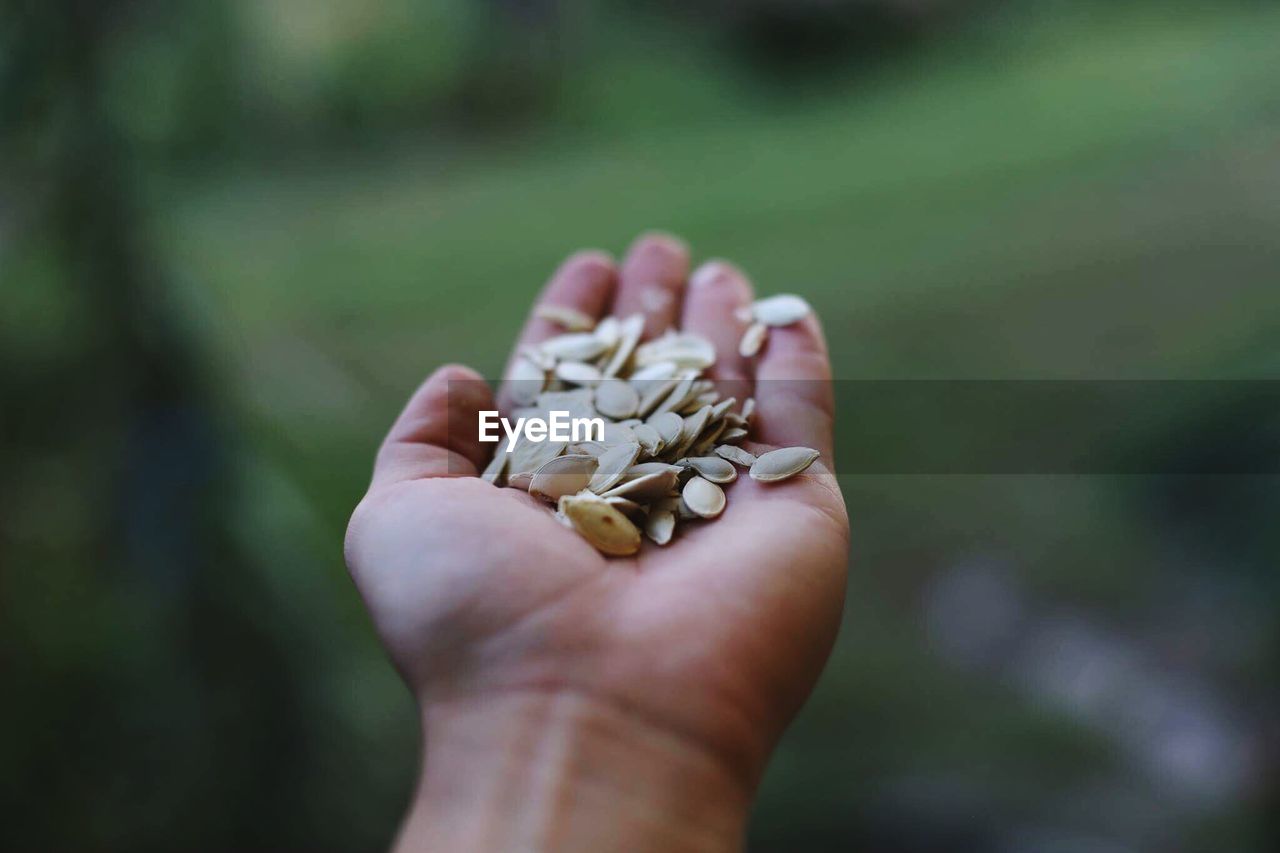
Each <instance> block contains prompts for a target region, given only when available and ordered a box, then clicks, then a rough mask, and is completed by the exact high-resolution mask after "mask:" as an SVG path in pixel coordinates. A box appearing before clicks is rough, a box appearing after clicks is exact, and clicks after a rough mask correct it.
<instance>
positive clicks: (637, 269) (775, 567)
mask: <svg viewBox="0 0 1280 853" xmlns="http://www.w3.org/2000/svg"><path fill="white" fill-rule="evenodd" d="M687 278H688V254H687V251H686V250H685V248H684V247H683V245H682V244H680V243H679V242H678V241H676V240H675V239H673V238H670V237H666V236H663V235H650V236H647V237H642V238H641V239H640V240H638V241H637V242H636V244H635V245H634V246H633V247H632V249H631V251H630V252H629V254H628V256H627V258H626V259H625V260H624V262H623V263H622V264H621V266H620V268H619V267H617V266H615V264H614V263H613V262H612V261H611V260H610V259H609V258H608V257H607V256H604V255H602V254H600V253H590V252H588V253H580V254H578V255H575V256H573V257H572V258H570V259H569V260H568V261H566V263H565V264H564V265H563V266H562V267H561V268H560V270H559V271H557V273H556V274H555V276H554V277H553V278H552V279H551V281H550V283H549V284H548V286H547V288H546V289H545V291H544V293H543V295H542V297H541V299H542V300H543V301H544V302H545V303H548V304H556V305H567V306H571V307H574V308H576V309H578V310H580V311H583V312H585V313H587V314H589V315H593V316H597V317H598V316H601V315H603V314H607V313H614V314H618V315H626V314H630V313H635V312H642V313H644V315H645V317H646V328H645V334H646V337H652V336H653V335H655V334H658V333H660V332H661V331H662V330H664V329H665V328H668V327H670V326H672V325H679V326H682V327H683V328H685V329H688V330H690V331H693V332H696V333H698V334H700V335H702V336H704V337H706V338H708V339H709V340H711V341H712V342H713V343H714V344H715V346H716V350H717V353H718V361H717V364H716V365H715V367H714V368H713V369H712V370H711V371H710V376H711V378H713V379H717V380H720V381H725V382H733V383H734V385H735V389H737V388H741V387H742V386H743V385H744V384H745V385H746V386H748V387H750V388H751V389H752V390H753V392H754V394H755V396H756V399H757V407H758V408H757V422H756V423H757V426H756V429H755V437H757V438H759V439H760V440H761V441H762V442H765V445H760V446H753V445H751V444H747V445H746V447H747V448H748V449H750V450H753V451H759V449H760V447H763V446H776V445H786V444H803V445H807V446H810V447H814V448H816V449H818V450H819V451H821V452H822V459H821V460H820V461H819V462H818V463H816V464H815V465H814V466H812V467H811V468H810V469H809V470H808V471H806V472H805V473H804V474H803V475H801V476H798V477H795V478H793V479H792V480H789V481H787V482H785V483H781V484H777V485H762V484H760V483H757V482H755V481H753V480H751V479H750V478H747V477H740V478H739V479H738V481H737V482H736V483H734V484H733V485H731V486H729V487H727V489H726V491H727V493H728V496H729V502H728V507H727V509H726V510H725V512H724V514H723V516H721V517H720V518H719V519H718V520H716V521H715V522H712V523H695V524H691V525H688V526H685V527H683V528H682V530H681V532H680V533H679V534H678V535H677V536H676V537H675V539H674V540H673V541H672V542H671V543H670V544H668V545H667V546H665V547H658V546H656V545H653V544H652V543H648V542H646V543H645V545H644V547H642V549H641V550H640V552H639V553H638V554H637V555H636V556H634V557H629V558H616V557H613V558H611V557H605V556H603V555H601V554H600V553H598V552H597V551H596V550H595V549H594V548H593V547H591V546H590V545H589V544H588V543H587V542H586V541H585V540H583V539H582V538H581V537H579V536H578V535H577V534H576V533H574V532H573V531H571V530H569V529H567V528H565V527H563V526H562V525H561V524H559V523H558V522H557V521H556V520H555V519H554V518H553V517H552V514H551V512H550V510H549V508H548V507H547V506H546V505H545V504H543V503H541V502H539V501H537V500H536V499H534V498H531V497H530V496H529V495H528V494H526V493H525V492H522V491H520V490H517V489H511V488H505V489H504V488H497V487H495V486H492V485H490V484H489V483H487V482H485V481H483V480H481V479H479V477H478V476H476V475H477V472H478V471H479V469H480V468H482V467H483V466H484V464H485V462H486V461H487V456H488V454H489V453H490V452H491V450H492V448H493V445H489V444H481V443H479V442H478V441H477V438H476V429H475V424H476V422H477V417H478V414H477V413H478V412H479V411H480V410H482V409H492V408H495V405H494V403H493V400H492V398H491V397H490V395H489V392H488V389H487V386H485V385H484V384H483V383H482V382H480V381H479V377H478V376H477V375H476V374H475V373H474V372H473V371H470V370H468V369H467V368H463V367H458V366H449V367H445V368H441V369H440V370H438V371H437V372H436V373H434V374H433V375H432V376H431V377H430V378H429V379H428V380H427V381H426V383H424V385H423V386H422V388H421V389H419V391H418V392H417V393H416V394H415V395H414V397H413V398H412V400H411V401H410V402H409V404H408V406H407V408H406V410H405V412H404V414H403V415H402V416H401V417H400V418H399V420H398V421H397V423H396V424H395V426H393V428H392V430H391V433H390V435H389V436H388V438H387V441H386V443H385V444H384V445H383V447H382V449H381V451H380V452H379V456H378V462H377V465H376V469H375V474H374V478H373V483H372V485H371V486H370V489H369V492H368V494H367V495H366V497H365V498H364V500H363V501H362V502H361V504H360V506H359V507H358V508H357V510H356V513H355V515H354V516H353V518H352V522H351V525H350V528H349V530H348V534H347V557H348V565H349V566H350V568H351V572H352V575H353V577H354V578H355V581H356V584H357V586H358V587H359V589H360V592H361V594H362V595H363V597H364V599H365V602H366V603H367V605H368V607H369V611H370V613H371V615H372V617H373V620H374V623H375V625H376V627H377V630H378V632H379V635H380V637H381V638H382V640H383V642H384V644H385V645H386V647H387V649H388V651H389V652H390V654H391V657H392V659H393V661H394V662H395V663H396V665H397V667H398V668H399V670H400V671H401V673H402V674H403V676H404V677H405V679H406V681H407V682H408V683H409V685H410V687H411V688H412V689H413V690H414V692H415V695H416V696H417V697H418V699H419V701H420V702H422V703H424V704H425V703H430V702H440V701H450V700H453V699H456V698H459V697H467V698H473V699H480V700H483V699H484V698H485V697H490V696H493V697H498V696H503V695H509V694H511V693H519V692H523V691H539V692H550V693H561V692H562V693H565V694H572V695H576V696H580V697H585V699H587V700H589V701H591V702H596V703H600V704H601V705H605V706H609V707H611V708H614V709H618V710H619V712H620V713H623V714H625V715H628V716H633V717H634V718H636V719H637V720H640V721H643V724H644V725H646V726H651V727H658V728H661V729H664V730H666V731H669V732H671V733H673V734H674V735H675V736H677V737H679V738H681V739H685V740H691V741H694V742H696V743H697V744H698V745H699V746H700V747H701V748H703V749H705V750H707V751H708V752H710V753H712V754H715V755H716V756H717V757H718V758H719V759H720V760H723V761H724V762H726V763H727V764H728V765H730V766H732V767H733V768H735V771H736V772H740V773H742V774H743V776H744V778H748V779H752V778H755V777H757V776H758V774H759V772H760V770H761V768H762V766H763V762H764V760H765V758H766V756H767V754H768V752H769V750H770V748H771V747H772V745H773V743H774V741H775V740H776V738H777V737H778V735H779V734H780V733H781V731H782V729H783V728H784V727H785V725H786V724H787V722H788V721H789V720H790V718H791V717H792V716H793V715H794V713H795V712H796V710H797V709H798V708H799V706H800V704H801V703H802V702H803V700H804V698H805V697H806V696H807V695H808V692H809V690H810V689H811V688H812V685H813V682H814V680H815V679H816V677H817V674H818V672H819V671H820V669H821V667H822V664H823V662H824V661H825V659H826V656H827V654H828V652H829V650H830V646H831V643H832V641H833V639H834V636H835V631H836V628H837V626H838V623H839V616H840V611H841V606H842V603H843V591H844V575H845V565H846V559H847V552H848V521H847V518H846V516H845V509H844V503H843V501H842V499H841V497H840V493H839V488H838V486H837V484H836V481H835V478H834V477H833V476H832V475H831V473H830V469H829V467H828V466H830V464H831V459H832V456H831V398H830V394H831V391H830V385H829V367H828V363H827V356H826V348H825V344H824V342H823V340H822V335H821V332H820V330H819V328H818V325H817V323H816V321H815V320H814V319H813V318H807V319H806V320H805V321H802V322H801V323H798V324H796V325H794V326H791V327H787V328H783V329H776V330H774V334H773V335H772V337H771V339H770V342H769V344H768V347H767V348H766V350H765V352H764V353H763V354H762V355H761V356H760V357H758V358H757V359H754V360H747V359H742V358H740V357H739V356H738V355H737V341H738V338H739V337H740V336H741V334H742V330H743V325H742V321H741V320H740V319H739V318H738V317H736V316H735V311H736V309H738V308H740V307H742V306H744V305H747V304H749V303H750V301H751V299H752V294H751V288H750V285H749V284H748V283H747V281H746V279H745V278H744V277H743V276H742V274H741V273H740V272H738V271H737V270H736V269H734V268H733V267H731V266H729V265H727V264H723V263H713V264H708V265H707V266H705V267H703V268H702V269H700V270H699V271H698V272H697V273H696V274H695V275H694V276H693V279H692V281H690V282H688V283H686V279H687ZM556 331H558V330H557V329H556V328H555V327H554V326H553V325H552V324H550V323H548V322H547V321H545V320H540V319H536V318H535V319H532V320H530V322H529V323H528V325H527V326H526V328H525V331H524V333H523V335H522V337H521V343H522V344H526V343H532V342H536V341H538V340H541V339H543V338H546V337H549V336H550V335H552V334H554V333H555V332H556ZM451 425H452V428H451ZM463 426H465V427H466V428H462V427H463ZM824 463H825V464H824Z"/></svg>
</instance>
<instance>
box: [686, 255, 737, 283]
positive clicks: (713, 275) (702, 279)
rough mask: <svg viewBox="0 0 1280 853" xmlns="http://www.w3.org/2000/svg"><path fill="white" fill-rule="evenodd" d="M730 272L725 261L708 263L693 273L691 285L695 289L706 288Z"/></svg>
mask: <svg viewBox="0 0 1280 853" xmlns="http://www.w3.org/2000/svg"><path fill="white" fill-rule="evenodd" d="M727 271H728V267H727V266H725V263H724V261H707V262H706V263H705V264H703V265H702V266H700V267H698V268H697V270H695V271H694V273H693V278H691V279H690V280H689V284H690V285H692V286H693V287H706V286H707V285H709V284H711V283H712V282H713V281H715V280H716V279H718V278H719V277H720V276H722V275H724V274H725V273H726V272H727Z"/></svg>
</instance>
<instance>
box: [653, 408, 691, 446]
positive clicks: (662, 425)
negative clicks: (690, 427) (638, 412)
mask: <svg viewBox="0 0 1280 853" xmlns="http://www.w3.org/2000/svg"><path fill="white" fill-rule="evenodd" d="M648 423H649V426H651V427H653V428H654V429H656V430H657V431H658V435H660V436H662V443H663V444H675V443H676V442H677V441H679V439H680V430H681V429H683V428H684V418H682V417H680V416H679V415H677V414H676V413H675V412H660V413H659V414H656V415H653V416H652V417H650V418H649V421H648Z"/></svg>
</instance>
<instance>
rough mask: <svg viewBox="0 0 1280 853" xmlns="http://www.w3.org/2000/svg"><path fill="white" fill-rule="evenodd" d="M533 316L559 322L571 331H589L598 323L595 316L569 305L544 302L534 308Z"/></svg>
mask: <svg viewBox="0 0 1280 853" xmlns="http://www.w3.org/2000/svg"><path fill="white" fill-rule="evenodd" d="M533 316H535V317H538V318H540V319H543V320H550V321H551V322H553V323H559V324H560V325H561V326H563V327H564V328H565V329H567V330H568V331H570V332H589V331H591V330H592V329H593V328H595V325H596V321H595V319H594V318H592V317H591V316H589V315H587V314H583V313H582V312H581V311H579V310H578V309H577V308H570V307H569V306H568V305H549V304H547V303H542V304H541V305H538V306H537V307H536V308H534V309H533Z"/></svg>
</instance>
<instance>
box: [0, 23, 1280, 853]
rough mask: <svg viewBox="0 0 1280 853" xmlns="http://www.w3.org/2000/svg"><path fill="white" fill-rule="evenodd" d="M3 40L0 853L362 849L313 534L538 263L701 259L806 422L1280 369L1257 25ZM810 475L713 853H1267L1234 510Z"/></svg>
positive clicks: (354, 740) (390, 730)
mask: <svg viewBox="0 0 1280 853" xmlns="http://www.w3.org/2000/svg"><path fill="white" fill-rule="evenodd" d="M0 9H3V12H0V75H2V76H0V282H3V284H4V299H3V300H2V301H0V347H2V348H3V349H2V350H0V351H2V352H3V359H2V361H0V382H2V383H3V384H2V385H0V387H2V388H3V390H4V398H3V399H4V404H3V407H2V408H3V416H2V417H0V429H2V430H3V432H2V433H0V447H3V450H4V464H3V466H2V467H0V566H2V568H0V584H2V586H0V641H2V645H0V670H2V671H3V674H4V678H3V684H4V687H3V689H2V690H0V697H2V698H0V708H2V709H3V710H2V711H0V713H2V714H3V717H2V719H3V725H0V765H2V766H3V767H4V769H5V772H4V774H3V776H2V778H3V781H2V782H0V785H2V786H3V794H2V796H3V802H4V803H5V807H6V808H5V815H4V817H3V829H2V830H0V835H3V837H4V838H5V839H6V843H5V845H4V846H6V847H9V848H11V849H21V850H28V849H29V850H126V849H127V850H134V851H136V850H151V849H156V850H159V849H165V850H170V849H208V850H226V849H245V850H247V849H272V850H283V849H297V850H367V849H377V848H379V847H381V846H384V845H385V844H386V842H387V841H388V839H389V838H390V837H391V834H392V833H393V832H394V828H395V825H396V821H397V819H398V817H399V815H400V814H401V812H402V809H403V808H404V805H405V803H406V799H407V797H408V794H409V790H410V785H411V781H412V778H413V774H414V771H415V760H416V750H417V743H416V731H415V725H414V720H413V711H412V707H411V704H410V700H409V697H408V696H407V694H406V692H405V691H404V690H403V689H402V687H401V686H400V685H399V682H398V681H397V679H396V677H395V676H394V674H393V672H392V671H391V669H390V667H389V665H388V664H387V663H386V661H385V660H384V658H383V656H382V655H381V653H380V651H379V649H378V647H377V645H376V642H375V640H374V637H373V634H372V631H371V629H370V626H369V624H368V621H367V619H366V617H365V615H364V613H363V611H362V609H361V606H360V603H359V601H358V599H357V597H356V595H355V594H354V590H353V589H352V587H351V585H350V583H349V581H348V579H347V577H346V574H345V570H344V568H343V565H342V560H341V537H342V533H343V529H344V526H345V521H346V518H347V515H348V513H349V512H350V510H351V508H352V507H353V506H354V504H355V502H356V501H357V500H358V498H359V496H360V494H361V493H362V490H363V488H364V486H365V483H366V478H367V474H368V470H369V464H370V460H371V455H372V452H373V450H374V448H375V446H376V444H377V442H378V441H379V440H380V438H381V434H382V432H383V431H384V429H385V427H386V425H387V424H388V423H389V421H390V419H391V417H392V416H393V415H394V413H395V412H396V411H397V410H398V408H399V406H400V405H401V403H402V401H403V399H404V397H405V396H406V395H407V394H408V392H409V391H410V390H411V389H412V388H413V387H414V386H415V384H416V383H417V382H418V381H419V380H420V379H421V377H423V376H424V375H425V374H426V373H427V372H428V371H429V370H430V369H431V368H433V367H434V366H436V365H438V364H440V363H441V362H443V361H446V360H450V361H455V360H456V361H463V362H468V363H471V364H473V365H475V366H476V367H478V368H479V369H480V370H481V371H482V372H484V373H485V374H486V375H495V374H497V373H498V372H499V371H500V367H501V364H502V361H503V358H504V354H505V351H506V347H507V345H508V342H509V340H510V339H511V337H512V336H513V335H514V334H515V331H516V330H517V328H518V326H519V323H520V322H521V318H522V315H523V314H524V312H525V311H526V309H527V306H528V303H529V300H530V298H531V297H532V296H533V294H534V293H535V292H536V288H537V287H538V286H539V285H540V283H541V281H542V279H543V278H544V277H545V276H546V274H547V273H548V272H549V271H550V270H551V269H552V268H553V267H554V265H555V264H556V263H557V262H558V260H559V259H560V258H561V257H562V256H564V255H565V254H567V253H568V252H569V251H571V250H573V249H575V248H578V247H583V246H600V247H604V248H607V249H610V250H612V251H615V252H618V251H621V250H622V249H623V248H624V247H625V245H626V244H627V242H629V241H630V240H631V239H632V238H633V237H634V236H635V235H636V234H637V233H638V232H640V231H641V230H644V229H648V228H655V227H658V228H664V229H669V230H672V231H675V232H677V233H679V234H681V235H683V236H684V237H686V238H687V239H688V240H689V241H690V243H691V244H692V246H693V247H694V251H695V252H696V253H697V255H698V257H699V258H702V257H707V256H712V255H715V256H727V257H731V258H733V259H735V260H736V261H737V262H739V263H740V264H741V265H743V266H744V267H745V268H746V269H747V270H748V271H749V272H750V273H751V274H752V275H753V276H754V278H755V280H756V283H757V287H758V289H759V290H760V291H761V292H764V293H769V292H775V291H797V292H800V293H803V294H805V295H806V296H807V297H808V298H809V299H810V300H811V301H812V302H813V304H814V305H815V307H816V308H817V309H818V310H819V312H820V314H821V315H822V317H823V320H824V323H825V325H826V328H827V331H828V335H829V337H830V338H831V348H832V356H833V360H834V369H835V374H836V376H837V378H839V379H911V378H931V379H938V378H944V379H945V378H993V379H994V378H1039V379H1045V378H1087V379H1113V378H1126V379H1135V378H1141V379H1161V378H1196V379H1219V378H1270V377H1273V376H1275V374H1276V371H1277V370H1278V369H1280V331H1278V330H1280V7H1278V6H1277V5H1276V4H1274V3H1270V2H1260V0H1255V2H1248V0H1222V2H1217V3H1212V4H1205V3H1193V2H1181V0H1166V2H1129V3H1117V2H1088V0H1057V2H1052V1H1051V0H1044V1H1043V2H1034V0H1003V2H1000V1H999V0H987V2H979V0H740V2H727V0H726V2H720V1H719V0H689V2H684V3H675V2H658V3H640V2H624V0H613V2H587V0H577V1H576V2H575V0H559V2H557V0H470V1H469V2H468V0H418V1H417V2H415V0H237V1H236V2H224V3H217V4H210V3H199V2H193V0H170V2H165V3H160V2H153V0H113V2H108V0H96V2H95V0H46V2H33V0H4V2H3V3H0ZM867 416H868V417H874V413H867ZM1235 417H1247V415H1240V414H1239V413H1233V412H1215V413H1211V414H1210V415H1209V416H1208V417H1207V418H1200V419H1199V420H1197V421H1196V422H1195V423H1194V424H1193V425H1192V426H1190V427H1189V426H1188V422H1187V420H1186V419H1185V418H1178V417H1174V416H1172V415H1171V416H1170V417H1169V419H1168V420H1167V422H1166V421H1161V422H1157V423H1154V424H1153V425H1152V439H1153V446H1158V447H1159V448H1160V452H1161V453H1164V454H1169V455H1170V456H1171V458H1178V457H1179V456H1195V455H1196V454H1203V453H1205V452H1213V451H1214V450H1215V448H1214V447H1212V446H1209V447H1206V444H1209V445H1212V443H1213V442H1220V441H1221V439H1219V438H1206V437H1204V436H1208V435H1213V436H1217V435H1218V434H1219V432H1215V431H1214V430H1212V429H1210V428H1209V427H1211V426H1212V422H1213V421H1214V419H1215V418H1216V419H1218V420H1223V421H1230V420H1231V419H1232V418H1235ZM1206 424H1207V425H1206ZM989 426H990V429H991V430H992V431H995V432H997V433H998V432H999V431H1000V430H1001V428H1002V420H1001V417H1000V414H999V413H998V412H993V413H992V414H991V423H990V425H989ZM1270 426H1271V427H1273V428H1276V429H1280V424H1271V425H1270ZM1201 427H1203V428H1204V429H1203V430H1202V429H1201ZM1271 464H1272V465H1274V462H1273V461H1272V462H1271ZM1272 470H1273V469H1272ZM842 484H843V487H844V489H845V494H846V497H847V500H848V503H849V508H850V512H851V515H852V518H853V522H854V531H855V535H854V541H855V547H854V557H853V562H852V565H851V584H850V592H849V599H848V606H847V616H846V624H845V627H844V630H843V633H842V635H841V638H840V642H839V645H838V648H837V650H836V652H835V655H834V657H833V659H832V662H831V665H830V667H829V669H828V671H827V673H826V676H825V678H824V680H823V681H822V683H821V686H820V687H819V689H818V691H817V693H816V695H815V696H814V698H813V700H812V701H811V702H810V704H809V705H808V706H807V708H806V710H805V711H804V713H803V714H802V716H801V718H800V719H799V720H798V722H797V723H796V725H795V726H794V728H793V729H792V730H791V731H790V733H789V734H788V737H787V738H786V740H785V741H784V742H783V744H782V746H781V748H780V749H779V751H778V753H777V756H776V758H775V760H774V762H773V765H772V766H771V768H770V771H769V774H768V777H767V779H766V782H765V785H764V789H763V792H762V795H761V798H760V801H759V804H758V808H757V810H756V813H755V816H754V818H753V823H752V834H751V846H752V849H758V850H778V851H796V850H847V849H866V850H884V851H943V850H948V851H951V850H992V851H1024V850H1025V851H1072V852H1073V853H1074V851H1086V850H1087V851H1128V850H1143V851H1145V850H1152V851H1191V850H1213V851H1234V850H1250V851H1251V850H1265V849H1274V847H1273V845H1274V844H1275V842H1276V840H1277V836H1278V835H1280V827H1278V826H1277V823H1278V821H1277V817H1276V815H1277V812H1278V810H1280V802H1278V800H1280V797H1278V796H1277V793H1278V791H1280V778H1278V777H1280V774H1278V764H1280V729H1278V727H1277V718H1278V717H1280V697H1278V696H1277V690H1276V684H1275V677H1274V676H1275V672H1276V671H1277V663H1280V661H1277V657H1278V655H1277V652H1278V651H1280V649H1278V643H1277V641H1278V640H1280V601H1278V596H1277V592H1278V590H1277V582H1276V572H1275V569H1276V557H1277V554H1278V553H1280V534H1277V533H1276V532H1275V531H1276V525H1275V519H1276V517H1277V510H1280V498H1278V497H1277V489H1276V486H1277V483H1276V478H1275V477H1230V478H1223V477H1217V478H1213V477H1209V478H1186V477H1163V478H1162V477H1105V476H1092V477H1079V476H1072V477H1067V476H1056V477H1050V476H1034V477H1033V476H1002V477H995V476H990V477H983V476H964V477H959V476H951V477H928V476H911V477H907V476H898V477H893V476H875V477H872V476H852V475H850V476H844V477H842Z"/></svg>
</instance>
